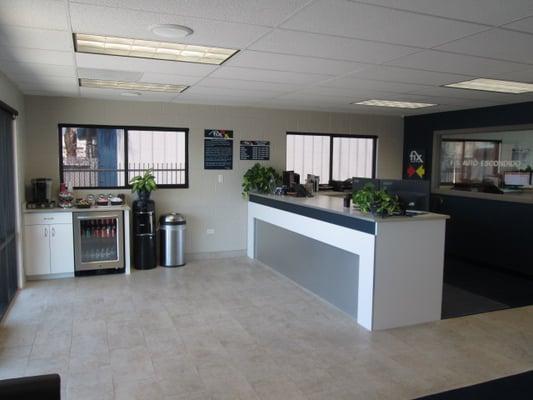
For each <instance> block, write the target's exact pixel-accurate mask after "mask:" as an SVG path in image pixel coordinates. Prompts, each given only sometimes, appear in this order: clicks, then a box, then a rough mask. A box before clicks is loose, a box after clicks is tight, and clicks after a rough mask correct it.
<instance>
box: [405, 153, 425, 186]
mask: <svg viewBox="0 0 533 400" xmlns="http://www.w3.org/2000/svg"><path fill="white" fill-rule="evenodd" d="M408 158H409V163H408V164H407V171H406V173H407V177H408V178H409V179H424V177H425V176H426V167H425V163H426V151H425V150H424V149H412V150H411V151H410V152H409V154H408Z"/></svg>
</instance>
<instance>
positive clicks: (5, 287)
mask: <svg viewBox="0 0 533 400" xmlns="http://www.w3.org/2000/svg"><path fill="white" fill-rule="evenodd" d="M0 184H1V185H2V188H1V190H0V318H1V317H2V316H3V315H4V313H5V312H6V310H7V308H8V306H9V303H10V302H11V300H12V299H13V297H14V296H15V293H16V291H17V245H16V208H15V190H16V186H15V168H14V145H13V114H12V113H11V112H9V111H6V110H4V109H3V108H0Z"/></svg>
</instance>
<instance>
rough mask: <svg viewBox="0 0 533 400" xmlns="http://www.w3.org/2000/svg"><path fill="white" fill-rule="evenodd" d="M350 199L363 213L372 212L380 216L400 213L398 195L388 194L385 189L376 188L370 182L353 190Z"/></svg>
mask: <svg viewBox="0 0 533 400" xmlns="http://www.w3.org/2000/svg"><path fill="white" fill-rule="evenodd" d="M352 200H353V203H354V205H355V207H356V208H357V209H359V211H361V212H364V213H372V214H373V215H377V216H380V217H386V216H389V215H398V214H400V213H401V207H400V201H399V199H398V196H393V195H390V194H389V193H388V192H387V191H386V190H379V189H376V188H374V186H373V185H372V184H367V185H365V186H364V187H363V189H361V190H358V191H357V192H355V193H354V194H353V195H352Z"/></svg>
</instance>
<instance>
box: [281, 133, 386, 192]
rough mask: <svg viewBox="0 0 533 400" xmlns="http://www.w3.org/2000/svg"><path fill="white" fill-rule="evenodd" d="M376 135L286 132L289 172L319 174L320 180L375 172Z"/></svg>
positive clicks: (370, 175)
mask: <svg viewBox="0 0 533 400" xmlns="http://www.w3.org/2000/svg"><path fill="white" fill-rule="evenodd" d="M376 140H377V138H376V137H375V136H353V135H330V134H305V133H293V132H289V133H287V159H286V168H287V170H288V171H295V172H296V173H298V174H300V176H301V177H302V178H303V179H305V177H306V176H307V174H312V175H318V176H319V177H320V181H321V182H328V181H329V180H337V181H343V180H346V179H350V178H353V177H356V176H357V177H362V178H372V177H374V175H375V151H376Z"/></svg>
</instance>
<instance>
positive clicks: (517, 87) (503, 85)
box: [444, 78, 533, 93]
mask: <svg viewBox="0 0 533 400" xmlns="http://www.w3.org/2000/svg"><path fill="white" fill-rule="evenodd" d="M444 86H445V87H451V88H458V89H471V90H484V91H488V92H499V93H529V92H533V84H532V83H526V82H513V81H500V80H497V79H486V78H477V79H472V80H470V81H464V82H457V83H450V84H449V85H444Z"/></svg>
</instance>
